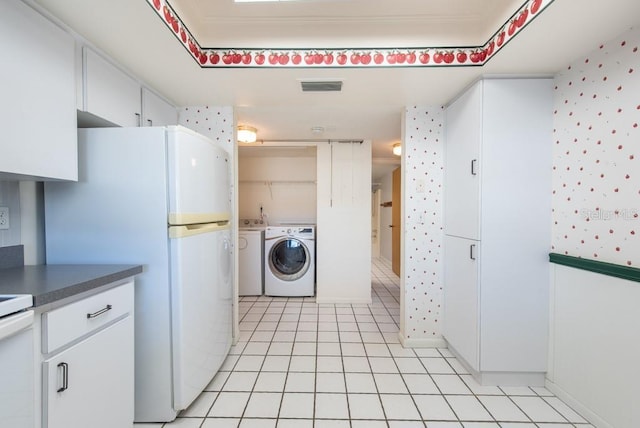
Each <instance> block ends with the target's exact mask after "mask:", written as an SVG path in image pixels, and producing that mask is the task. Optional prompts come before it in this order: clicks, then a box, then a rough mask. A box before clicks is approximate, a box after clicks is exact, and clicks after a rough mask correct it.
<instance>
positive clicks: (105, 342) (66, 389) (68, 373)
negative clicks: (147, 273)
mask: <svg viewBox="0 0 640 428" xmlns="http://www.w3.org/2000/svg"><path fill="white" fill-rule="evenodd" d="M133 364H134V350H133V318H132V317H131V316H127V317H126V318H124V319H123V320H121V321H119V322H117V323H115V324H113V325H112V326H110V327H108V328H107V329H105V330H102V331H100V332H98V333H96V334H94V335H93V336H90V337H89V338H87V339H85V340H83V341H81V342H79V343H78V344H76V345H74V346H72V347H71V348H69V349H67V350H65V351H63V352H61V353H60V354H57V355H56V356H55V357H53V358H51V359H49V360H47V361H45V362H44V363H43V378H44V385H43V387H44V390H43V397H42V399H43V412H44V418H43V420H44V428H86V427H91V428H114V427H123V428H124V427H132V426H133V405H134V393H133V388H134V386H133V382H134V369H133Z"/></svg>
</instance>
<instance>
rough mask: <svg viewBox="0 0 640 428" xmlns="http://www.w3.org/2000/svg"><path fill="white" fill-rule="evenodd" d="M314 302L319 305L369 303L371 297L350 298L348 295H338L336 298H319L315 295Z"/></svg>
mask: <svg viewBox="0 0 640 428" xmlns="http://www.w3.org/2000/svg"><path fill="white" fill-rule="evenodd" d="M316 303H317V304H319V305H323V304H346V305H370V304H371V298H366V297H363V298H361V299H352V298H349V297H338V298H331V297H320V298H319V297H317V296H316Z"/></svg>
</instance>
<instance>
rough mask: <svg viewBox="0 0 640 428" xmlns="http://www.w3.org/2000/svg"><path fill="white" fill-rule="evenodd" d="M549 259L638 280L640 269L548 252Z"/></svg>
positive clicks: (557, 262) (566, 264)
mask: <svg viewBox="0 0 640 428" xmlns="http://www.w3.org/2000/svg"><path fill="white" fill-rule="evenodd" d="M549 261H550V262H551V263H555V264H558V265H562V266H569V267H573V268H576V269H582V270H587V271H589V272H596V273H600V274H602V275H607V276H614V277H616V278H622V279H628V280H630V281H635V282H640V269H638V268H633V267H630V266H622V265H616V264H613V263H605V262H599V261H597V260H589V259H583V258H581V257H572V256H565V255H564V254H557V253H550V254H549Z"/></svg>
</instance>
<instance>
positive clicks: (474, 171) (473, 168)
mask: <svg viewBox="0 0 640 428" xmlns="http://www.w3.org/2000/svg"><path fill="white" fill-rule="evenodd" d="M476 163H478V159H472V160H471V175H478V172H477V171H476Z"/></svg>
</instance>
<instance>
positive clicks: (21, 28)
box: [0, 0, 78, 180]
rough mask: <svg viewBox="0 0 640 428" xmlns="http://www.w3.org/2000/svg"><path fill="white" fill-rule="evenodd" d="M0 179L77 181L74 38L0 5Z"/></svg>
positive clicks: (17, 6)
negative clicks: (0, 125)
mask: <svg viewBox="0 0 640 428" xmlns="http://www.w3.org/2000/svg"><path fill="white" fill-rule="evenodd" d="M0 55H1V56H2V58H3V61H2V66H1V67H0V82H2V83H1V85H2V97H1V99H2V102H0V123H1V124H2V131H3V137H2V139H1V140H0V153H1V154H0V179H3V180H6V179H19V180H25V179H42V180H47V179H62V180H77V178H78V161H77V135H76V127H77V122H76V99H75V96H76V87H75V65H74V64H75V59H74V58H75V41H74V38H73V37H72V36H71V35H70V34H68V33H67V32H65V31H64V30H62V29H61V28H60V27H58V26H56V25H55V24H53V23H52V22H51V21H49V20H48V19H46V18H45V17H44V16H42V15H41V14H40V13H38V12H36V11H35V10H33V9H32V8H31V7H30V6H27V5H26V4H24V3H23V2H21V1H15V0H14V1H0Z"/></svg>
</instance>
